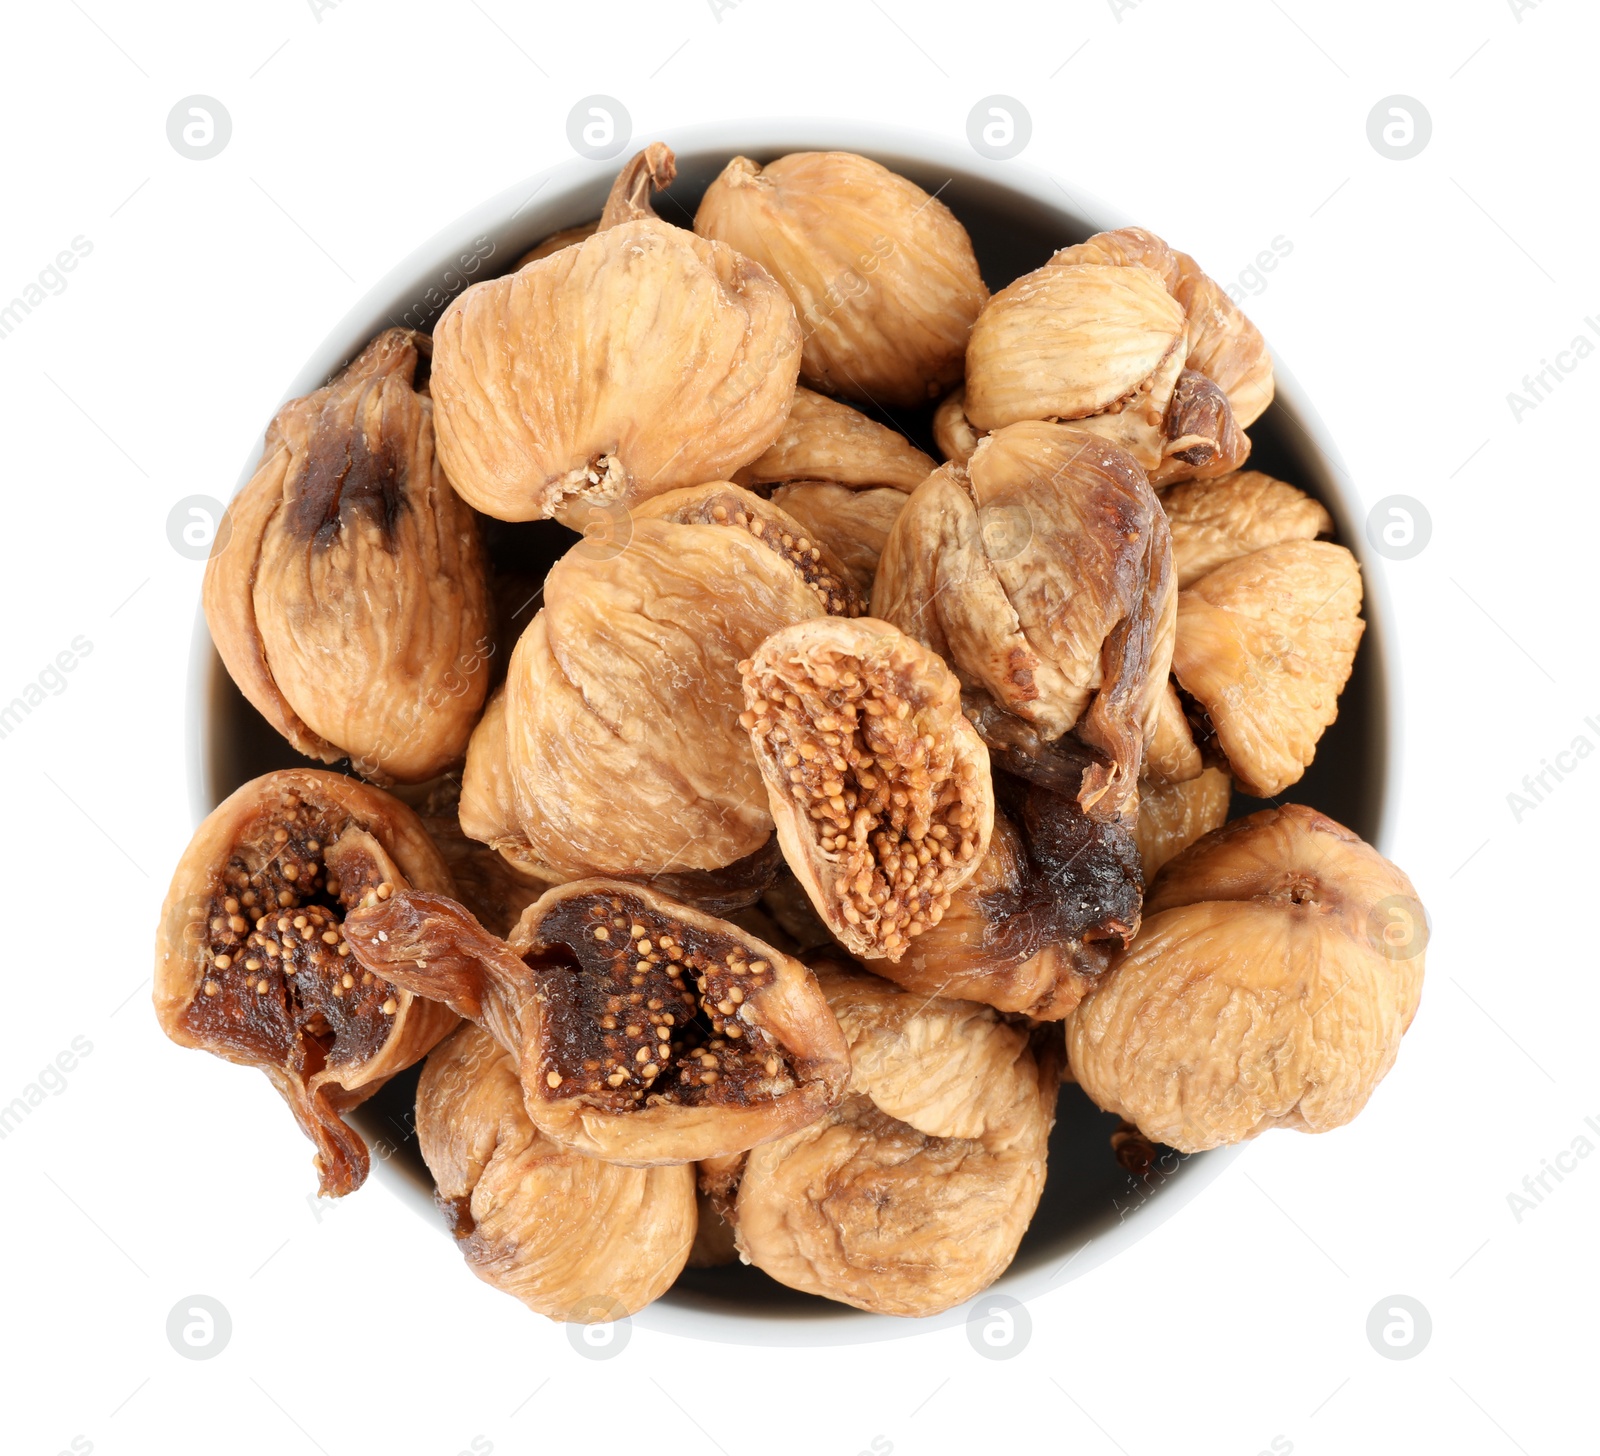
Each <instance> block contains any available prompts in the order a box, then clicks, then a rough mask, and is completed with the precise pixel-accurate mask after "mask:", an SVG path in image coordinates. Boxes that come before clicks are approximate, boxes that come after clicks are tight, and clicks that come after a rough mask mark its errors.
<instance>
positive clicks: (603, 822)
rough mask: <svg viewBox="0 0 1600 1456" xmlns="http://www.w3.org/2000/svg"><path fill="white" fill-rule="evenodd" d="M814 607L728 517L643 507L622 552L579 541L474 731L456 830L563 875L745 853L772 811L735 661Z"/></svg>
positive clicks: (802, 587)
mask: <svg viewBox="0 0 1600 1456" xmlns="http://www.w3.org/2000/svg"><path fill="white" fill-rule="evenodd" d="M725 489H732V487H725ZM822 611H823V607H822V601H821V599H820V598H819V595H818V593H817V592H816V591H814V590H813V588H812V586H811V585H809V584H808V582H807V580H806V578H805V575H804V573H803V572H802V571H801V570H800V569H798V568H797V567H796V565H795V564H794V562H793V561H792V560H791V559H790V557H789V556H787V555H785V554H783V552H782V550H781V543H779V549H772V548H769V546H768V545H766V544H763V542H762V541H761V540H760V539H759V538H758V537H756V536H755V535H753V534H752V533H751V530H748V529H741V528H738V527H736V526H733V525H680V524H677V523H674V522H672V521H664V520H655V519H651V518H649V517H648V516H646V515H643V514H641V515H640V516H639V517H638V518H637V519H635V520H634V522H633V525H632V535H631V537H630V539H629V541H628V545H627V548H626V550H623V551H621V552H619V553H616V554H607V553H596V552H592V551H589V550H588V549H586V548H585V547H584V546H582V545H580V546H577V547H575V548H574V549H573V550H572V551H570V552H568V553H567V555H566V556H564V557H563V558H562V559H561V560H560V561H559V562H557V563H556V565H555V566H554V567H553V568H552V569H551V572H550V575H549V577H548V578H547V580H546V584H545V605H544V609H543V610H542V611H541V612H540V613H539V615H538V616H537V617H535V618H534V620H533V622H532V624H531V625H530V626H529V627H528V630H527V631H526V632H524V633H523V634H522V638H521V640H520V641H519V642H518V643H517V649H516V651H515V652H514V653H513V654H512V658H511V666H510V671H509V673H508V675H507V679H506V689H505V698H504V703H503V708H502V709H501V710H500V711H499V712H495V711H491V712H489V713H487V714H486V715H485V721H484V723H483V724H482V725H481V726H480V729H479V731H478V733H477V734H475V735H474V737H473V741H472V746H471V750H470V752H469V754H468V757H467V772H466V776H465V779H464V781H463V790H462V824H463V827H464V828H465V829H466V831H467V833H469V834H471V835H472V836H473V837H474V838H481V839H484V840H485V841H486V842H488V843H490V844H492V845H494V847H495V848H496V849H498V850H500V851H501V853H503V854H506V855H507V856H508V857H510V858H512V859H513V860H514V861H515V862H518V863H520V864H521V865H522V866H523V867H524V868H528V869H534V870H537V871H539V872H541V873H544V874H546V875H547V876H548V877H549V878H551V879H558V880H559V879H571V878H575V877H578V876H582V875H592V874H609V875H651V874H656V873H659V872H661V871H663V870H674V871H681V870H697V869H717V868H720V867H722V866H724V865H729V864H732V863H733V862H734V861H735V860H739V859H742V858H744V857H745V856H746V855H749V854H752V853H754V852H755V851H756V850H758V849H760V848H761V846H762V845H763V844H764V843H765V842H766V840H767V838H768V836H769V835H770V834H771V833H772V819H771V816H770V815H769V814H768V812H767V806H766V796H765V794H764V793H763V792H762V787H761V779H760V775H759V774H758V773H757V771H756V765H755V759H754V756H753V755H752V753H751V751H750V744H749V740H748V738H747V737H746V735H745V733H744V732H743V730H742V729H741V728H740V727H739V713H740V711H741V710H742V708H743V706H744V702H743V698H742V695H741V692H740V686H739V674H738V671H737V664H738V663H739V662H740V660H741V659H743V658H745V657H748V656H749V655H750V653H751V652H752V651H754V650H755V648H756V646H757V645H758V644H759V643H761V642H762V641H763V640H764V639H765V638H766V637H768V636H770V635H771V634H772V633H773V632H776V631H778V630H779V629H780V628H782V627H786V626H788V625H790V624H791V623H794V622H802V621H806V620H808V619H810V618H812V617H817V616H821V615H822ZM469 815H470V817H469Z"/></svg>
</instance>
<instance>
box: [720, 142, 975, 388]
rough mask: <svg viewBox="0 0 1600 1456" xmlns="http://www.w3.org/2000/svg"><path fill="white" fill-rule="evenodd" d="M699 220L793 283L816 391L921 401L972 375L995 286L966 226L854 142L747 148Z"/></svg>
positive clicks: (808, 376) (806, 370)
mask: <svg viewBox="0 0 1600 1456" xmlns="http://www.w3.org/2000/svg"><path fill="white" fill-rule="evenodd" d="M694 226H695V231H696V232H697V233H700V234H701V235H702V236H704V237H709V238H716V239H718V240H720V241H721V242H723V243H726V244H727V245H728V246H729V247H731V248H737V249H738V250H739V252H741V253H743V254H744V255H745V256H746V257H749V258H753V259H754V260H755V261H756V262H757V263H759V264H760V265H761V266H762V267H763V268H765V269H766V270H767V271H768V272H769V273H771V274H772V276H773V277H774V278H776V279H777V280H778V281H779V282H780V283H782V284H783V286H784V288H785V289H787V290H788V293H789V297H790V298H791V299H793V300H794V306H795V309H796V311H797V312H798V314H799V316H800V323H801V327H802V329H803V330H804V333H805V353H804V358H803V362H802V364H801V376H802V377H803V378H804V379H805V381H806V383H807V384H809V385H811V386H812V387H813V388H815V389H820V390H823V391H824V392H826V393H828V394H842V395H845V396H847V397H849V398H852V399H865V400H870V401H872V402H873V403H876V404H881V405H911V404H920V403H922V402H923V401H925V400H928V399H933V398H936V397H937V396H938V395H940V394H942V393H943V392H944V391H945V390H946V389H948V388H949V387H950V386H951V385H952V384H954V383H956V381H957V380H959V379H960V378H961V359H962V354H963V351H964V350H965V349H966V347H967V334H968V331H969V330H970V329H971V327H972V321H973V320H974V319H975V318H976V317H977V316H978V311H979V310H980V309H981V308H982V307H983V304H984V300H985V299H986V298H987V297H988V290H987V289H986V288H985V287H984V285H983V278H982V276H981V275H980V274H979V272H978V260H977V258H976V257H975V256H974V254H973V251H972V243H971V240H970V239H969V238H968V237H967V230H966V229H965V228H964V227H962V226H961V224H960V222H958V221H957V220H956V217H955V215H954V214H953V213H952V212H951V211H950V209H949V208H947V207H946V206H945V205H944V204H943V203H942V202H940V201H939V200H938V199H937V198H935V197H930V196H929V195H928V194H927V193H926V192H924V191H923V190H922V189H921V188H920V187H918V186H917V185H916V184H915V183H914V182H910V181H908V180H907V179H906V178H904V177H901V176H897V175H896V174H895V173H893V172H891V171H889V170H888V169H887V168H885V167H881V166H879V165H878V163H876V162H873V161H869V160H868V159H867V158H866V157H860V156H857V155H855V153H853V152H795V153H793V154H791V155H789V156H787V157H780V158H779V159H778V160H777V161H775V162H771V163H769V164H768V165H767V166H766V167H761V166H759V165H757V164H756V163H755V162H752V161H750V160H749V158H747V157H735V158H734V159H733V160H732V161H731V162H729V163H728V165H727V167H726V168H724V170H723V172H722V175H721V176H720V177H718V178H717V179H716V181H714V182H713V183H712V184H711V186H710V187H709V188H707V189H706V195H705V198H704V200H703V201H702V202H701V203H700V210H699V211H698V212H697V213H696V214H695V219H694Z"/></svg>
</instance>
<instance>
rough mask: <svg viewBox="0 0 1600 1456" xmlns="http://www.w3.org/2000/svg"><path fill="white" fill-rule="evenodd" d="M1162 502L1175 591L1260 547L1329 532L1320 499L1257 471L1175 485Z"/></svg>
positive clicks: (1328, 519)
mask: <svg viewBox="0 0 1600 1456" xmlns="http://www.w3.org/2000/svg"><path fill="white" fill-rule="evenodd" d="M1161 505H1162V508H1163V509H1164V510H1165V511H1166V513H1167V526H1168V529H1169V530H1170V531H1171V532H1172V566H1173V570H1174V571H1175V572H1176V573H1177V577H1178V587H1179V590H1182V589H1183V588H1184V587H1190V586H1193V585H1194V584H1195V582H1197V581H1199V580H1200V578H1201V577H1203V576H1205V575H1206V573H1207V572H1211V571H1215V570H1216V569H1217V567H1219V566H1223V565H1226V564H1227V563H1228V562H1230V561H1233V560H1235V559H1237V558H1238V557H1240V556H1248V555H1249V554H1250V553H1251V552H1252V551H1259V550H1261V549H1262V547H1264V546H1276V545H1278V544H1279V543H1280V542H1282V541H1311V540H1314V539H1316V537H1318V536H1328V535H1331V534H1332V533H1333V517H1332V516H1330V515H1329V514H1328V512H1327V509H1326V507H1324V506H1323V505H1322V504H1321V503H1320V502H1318V501H1314V500H1312V499H1311V497H1310V496H1308V495H1307V494H1306V493H1305V492H1304V491H1303V490H1296V489H1295V487H1294V486H1292V485H1287V484H1285V483H1284V482H1283V481H1281V480H1274V479H1273V478H1272V477H1271V476H1270V475H1263V474H1261V472H1260V471H1257V470H1241V471H1238V472H1237V473H1236V474H1233V475H1228V476H1224V477H1223V478H1222V479H1220V480H1205V481H1193V482H1191V483H1189V484H1187V485H1179V486H1175V487H1174V488H1173V489H1172V490H1169V491H1167V492H1166V493H1165V494H1164V495H1163V496H1162V497H1161Z"/></svg>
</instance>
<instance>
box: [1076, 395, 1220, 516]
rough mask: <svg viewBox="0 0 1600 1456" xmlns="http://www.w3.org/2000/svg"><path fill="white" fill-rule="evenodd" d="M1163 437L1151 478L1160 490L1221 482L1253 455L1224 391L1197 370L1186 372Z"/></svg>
mask: <svg viewBox="0 0 1600 1456" xmlns="http://www.w3.org/2000/svg"><path fill="white" fill-rule="evenodd" d="M1085 423H1086V424H1089V423H1092V422H1088V421H1086V422H1085ZM1161 433H1162V435H1163V436H1164V439H1163V441H1162V444H1161V462H1160V464H1158V465H1157V466H1156V467H1155V469H1153V470H1152V471H1151V472H1150V484H1151V485H1153V486H1155V487H1156V488H1157V489H1158V490H1159V489H1161V488H1162V487H1164V486H1168V485H1171V484H1172V483H1173V482H1174V481H1179V480H1214V479H1217V478H1218V477H1220V476H1224V475H1226V474H1227V473H1228V472H1229V471H1231V470H1237V469H1238V468H1239V467H1240V466H1241V465H1243V464H1244V462H1245V461H1246V460H1247V459H1248V458H1249V455H1250V438H1249V436H1247V435H1246V434H1245V432H1244V431H1243V430H1241V429H1240V428H1239V426H1238V424H1237V423H1236V422H1235V420H1234V418H1233V410H1232V409H1231V408H1230V407H1229V405H1228V397H1227V395H1226V394H1224V393H1223V392H1222V387H1221V386H1220V385H1218V384H1214V383H1213V382H1212V381H1211V380H1209V379H1207V378H1206V376H1205V375H1204V374H1197V373H1196V372H1195V371H1194V370H1192V369H1185V370H1183V371H1182V372H1181V373H1180V374H1179V375H1178V381H1177V383H1176V384H1174V385H1173V387H1172V396H1171V398H1170V399H1168V401H1167V412H1166V415H1165V416H1164V417H1163V419H1162V421H1161Z"/></svg>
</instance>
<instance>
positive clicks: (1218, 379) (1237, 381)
mask: <svg viewBox="0 0 1600 1456" xmlns="http://www.w3.org/2000/svg"><path fill="white" fill-rule="evenodd" d="M1085 263H1090V264H1109V265H1112V266H1115V267H1142V268H1148V269H1151V270H1152V271H1153V272H1155V273H1156V274H1158V275H1159V276H1160V278H1161V280H1162V282H1163V283H1164V284H1165V286H1166V288H1167V290H1168V292H1170V293H1171V294H1172V296H1173V298H1175V299H1176V300H1177V302H1178V303H1179V304H1180V305H1181V306H1182V308H1183V312H1184V318H1185V320H1186V321H1187V324H1188V329H1189V352H1188V356H1187V358H1186V359H1185V361H1184V362H1185V366H1186V367H1187V368H1188V369H1190V370H1193V371H1194V372H1195V373H1197V374H1203V375H1205V376H1206V378H1208V379H1210V380H1212V381H1214V382H1215V383H1216V384H1217V385H1219V386H1220V387H1221V389H1222V390H1223V391H1224V393H1225V394H1226V395H1227V396H1228V403H1229V407H1230V409H1231V411H1232V413H1233V418H1234V421H1235V423H1236V424H1237V425H1238V427H1239V428H1240V429H1248V428H1249V427H1250V426H1251V425H1252V424H1254V423H1255V422H1256V420H1258V419H1259V418H1260V417H1261V415H1262V412H1263V411H1264V410H1265V409H1266V407H1267V406H1268V405H1269V404H1271V403H1272V394H1273V382H1272V356H1271V355H1270V354H1269V353H1268V352H1267V345H1266V341H1265V340H1264V339H1263V338H1262V337H1261V333H1260V331H1259V330H1258V329H1257V328H1256V326H1255V325H1254V324H1252V323H1251V322H1250V320H1249V319H1247V318H1246V317H1245V316H1244V313H1243V311H1242V310H1241V309H1240V308H1239V306H1238V305H1237V304H1235V303H1234V301H1233V300H1232V299H1231V298H1229V297H1228V295H1227V292H1226V291H1225V290H1224V289H1222V288H1220V287H1218V285H1217V284H1216V283H1215V282H1214V281H1213V280H1212V279H1211V278H1210V277H1209V276H1207V274H1206V273H1205V271H1204V270H1203V269H1202V268H1201V267H1200V265H1199V264H1198V263H1196V262H1195V260H1194V259H1193V258H1191V257H1190V256H1189V255H1188V254H1187V253H1180V252H1177V251H1175V250H1174V249H1172V248H1169V247H1168V246H1167V245H1166V243H1164V242H1162V240H1161V239H1160V238H1158V237H1157V236H1156V235H1155V234H1154V233H1152V232H1147V231H1146V230H1145V229H1143V228H1118V229H1117V230H1116V231H1115V232H1109V233H1096V234H1095V235H1094V237H1092V238H1090V239H1089V240H1088V241H1087V242H1085V243H1078V244H1076V245H1075V246H1073V247H1070V248H1062V249H1061V250H1060V251H1059V252H1058V253H1056V255H1055V256H1054V257H1053V258H1051V260H1050V262H1049V264H1047V265H1046V266H1049V267H1058V268H1059V267H1074V266H1078V265H1081V264H1085Z"/></svg>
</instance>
